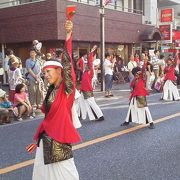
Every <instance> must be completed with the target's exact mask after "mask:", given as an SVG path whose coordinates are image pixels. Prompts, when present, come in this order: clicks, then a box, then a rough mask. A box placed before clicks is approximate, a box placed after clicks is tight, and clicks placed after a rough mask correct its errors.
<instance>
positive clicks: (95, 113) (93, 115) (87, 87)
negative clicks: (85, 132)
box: [78, 46, 104, 121]
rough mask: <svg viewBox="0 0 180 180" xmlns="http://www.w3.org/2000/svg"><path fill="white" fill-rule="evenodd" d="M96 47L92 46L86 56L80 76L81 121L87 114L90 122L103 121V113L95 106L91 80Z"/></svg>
mask: <svg viewBox="0 0 180 180" xmlns="http://www.w3.org/2000/svg"><path fill="white" fill-rule="evenodd" d="M96 48H97V46H94V47H93V48H92V50H91V52H90V53H89V55H88V59H87V62H85V63H84V72H83V74H82V80H81V87H80V90H81V92H82V95H81V96H82V97H81V98H80V100H79V106H80V112H79V113H78V114H79V115H81V117H82V119H86V116H87V114H88V116H89V119H90V120H98V121H102V120H104V116H103V113H102V111H101V109H100V108H99V106H98V105H97V103H96V101H95V99H94V95H93V87H92V78H93V74H94V69H93V60H94V58H93V53H94V51H95V50H96Z"/></svg>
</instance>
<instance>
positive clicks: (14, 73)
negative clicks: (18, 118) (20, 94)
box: [8, 55, 22, 103]
mask: <svg viewBox="0 0 180 180" xmlns="http://www.w3.org/2000/svg"><path fill="white" fill-rule="evenodd" d="M9 60H10V61H11V67H10V69H9V75H8V77H9V100H10V101H11V102H12V103H14V95H15V88H16V85H17V84H18V82H19V80H20V79H22V74H21V70H20V68H18V66H19V60H18V59H17V58H16V56H14V55H12V56H11V58H10V59H9Z"/></svg>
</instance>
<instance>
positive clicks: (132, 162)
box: [0, 89, 180, 180]
mask: <svg viewBox="0 0 180 180" xmlns="http://www.w3.org/2000/svg"><path fill="white" fill-rule="evenodd" d="M114 93H115V96H114V97H113V98H111V99H110V98H109V99H105V98H104V97H103V94H102V93H100V92H96V93H95V95H96V97H97V102H98V104H99V105H100V107H101V109H102V110H103V113H104V116H105V121H102V122H94V121H91V122H90V121H88V120H85V121H83V122H82V124H83V127H82V128H80V129H79V132H80V134H81V136H82V142H81V143H84V142H88V141H89V142H88V143H87V144H83V145H84V147H81V148H80V147H78V146H75V148H76V150H74V158H75V162H76V166H77V169H78V172H79V175H80V179H81V180H180V130H179V129H180V102H170V103H169V102H162V101H159V99H160V96H161V94H152V95H150V96H149V97H148V104H149V109H150V111H151V114H152V117H153V119H154V120H155V123H156V124H155V129H153V130H150V129H149V128H148V127H144V126H136V125H134V124H132V125H130V126H128V127H127V128H126V127H121V126H120V124H121V123H122V122H123V121H124V119H125V117H126V113H127V110H128V95H129V92H128V91H126V89H122V90H117V89H116V90H114ZM170 115H172V116H170ZM40 121H41V118H40V119H33V120H26V121H22V122H15V123H13V124H10V125H4V126H0V142H1V146H0V180H31V176H32V170H33V165H32V163H31V162H30V165H27V164H26V163H25V167H23V168H19V167H20V166H21V165H22V162H25V161H28V160H31V159H33V158H34V154H32V155H29V154H28V153H26V151H25V147H26V145H27V144H29V143H31V142H32V138H33V135H34V132H35V130H36V128H37V126H38V124H39V123H40ZM160 121H161V122H160ZM135 128H136V129H135ZM106 135H108V136H107V137H106V138H104V136H106ZM100 137H103V138H100ZM98 138H100V139H98ZM19 163H20V164H19ZM12 165H15V166H14V169H15V170H12V169H10V168H9V167H10V166H12ZM5 170H8V171H9V172H6V173H4V171H5Z"/></svg>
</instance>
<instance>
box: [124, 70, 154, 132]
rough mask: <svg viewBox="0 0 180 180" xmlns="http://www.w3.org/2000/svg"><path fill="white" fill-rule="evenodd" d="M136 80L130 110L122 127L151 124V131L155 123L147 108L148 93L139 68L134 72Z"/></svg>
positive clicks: (131, 85) (133, 85)
mask: <svg viewBox="0 0 180 180" xmlns="http://www.w3.org/2000/svg"><path fill="white" fill-rule="evenodd" d="M132 73H133V75H134V79H133V80H132V82H131V84H130V87H131V88H132V89H133V90H132V92H131V96H130V105H129V110H128V113H127V116H126V119H125V122H124V123H123V124H121V125H122V126H127V125H129V123H130V122H133V123H137V124H146V123H149V124H150V127H149V128H150V129H154V123H153V120H152V117H151V113H150V111H149V108H148V106H147V101H146V96H147V95H148V92H147V90H146V87H145V81H144V79H143V74H142V71H141V69H140V68H139V67H136V68H134V69H133V70H132Z"/></svg>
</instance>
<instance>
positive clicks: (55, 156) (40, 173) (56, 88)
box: [27, 20, 80, 180]
mask: <svg viewBox="0 0 180 180" xmlns="http://www.w3.org/2000/svg"><path fill="white" fill-rule="evenodd" d="M72 28H73V23H72V22H71V21H69V20H67V21H66V23H65V30H66V48H67V50H64V51H63V53H62V56H61V57H62V61H61V62H60V61H58V60H50V61H47V62H45V64H44V67H43V71H44V75H45V78H46V79H47V81H48V83H49V84H50V86H49V88H48V91H47V95H46V97H45V100H44V102H43V106H42V111H43V112H44V113H45V118H44V120H43V121H42V122H41V124H40V126H39V127H38V129H37V132H36V134H35V137H34V139H35V140H36V142H37V146H38V147H37V149H36V157H35V161H34V170H33V178H32V179H33V180H41V179H42V180H79V175H78V172H77V169H76V166H75V164H74V158H73V153H72V146H71V144H72V143H77V142H79V141H80V136H79V134H78V132H77V130H76V129H75V127H74V125H73V122H72V106H73V102H74V98H75V73H74V69H73V66H72V57H71V55H72ZM61 63H62V64H61ZM34 148H35V146H34V145H33V144H31V145H29V146H28V147H27V150H28V151H29V152H31V151H32V150H33V149H34Z"/></svg>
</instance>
